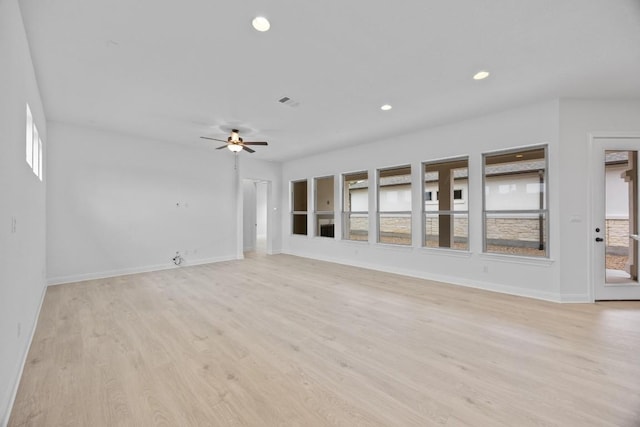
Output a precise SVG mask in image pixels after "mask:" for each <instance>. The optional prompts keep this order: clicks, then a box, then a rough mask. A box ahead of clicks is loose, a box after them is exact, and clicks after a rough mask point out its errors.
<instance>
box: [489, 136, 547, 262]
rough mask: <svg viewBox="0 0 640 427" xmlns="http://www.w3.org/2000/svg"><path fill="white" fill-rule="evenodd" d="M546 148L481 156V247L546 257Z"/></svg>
mask: <svg viewBox="0 0 640 427" xmlns="http://www.w3.org/2000/svg"><path fill="white" fill-rule="evenodd" d="M546 153H547V149H546V147H538V148H530V149H525V150H518V151H505V152H501V153H492V154H485V155H484V162H483V163H484V189H485V190H484V250H485V252H493V253H503V254H510V255H521V256H536V257H547V256H549V255H548V247H547V246H548V245H547V233H548V210H547V160H546V159H547V155H546Z"/></svg>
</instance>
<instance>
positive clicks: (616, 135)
mask: <svg viewBox="0 0 640 427" xmlns="http://www.w3.org/2000/svg"><path fill="white" fill-rule="evenodd" d="M638 138H640V132H627V131H623V132H612V131H596V132H588V133H587V147H588V153H587V161H588V165H589V168H592V167H594V163H595V157H596V154H595V152H596V148H602V147H601V146H598V147H596V144H598V142H596V141H597V140H603V139H620V140H626V139H638ZM595 175H596V174H595V173H590V174H589V181H588V184H589V187H588V188H589V191H587V206H588V210H587V224H588V229H587V230H586V232H587V240H588V241H589V242H590V244H589V245H588V246H587V253H588V264H589V265H590V266H591V268H590V272H589V273H590V274H589V275H588V277H587V292H588V294H587V295H588V300H589V302H592V303H595V302H596V286H597V283H596V276H597V275H598V271H597V268H598V262H596V260H595V259H594V258H595V256H596V253H595V248H594V244H593V239H594V238H595V237H594V234H593V233H594V232H595V231H594V230H595V228H596V227H598V226H602V225H600V224H596V218H595V215H594V212H595V210H596V208H597V207H596V206H595V203H596V197H594V192H595V186H596V179H597V177H596V176H595ZM607 219H608V218H607V217H606V213H605V216H604V220H605V221H606V220H607ZM603 225H604V224H603ZM605 274H606V273H605ZM623 299H624V298H623Z"/></svg>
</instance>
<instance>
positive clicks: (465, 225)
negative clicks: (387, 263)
mask: <svg viewBox="0 0 640 427" xmlns="http://www.w3.org/2000/svg"><path fill="white" fill-rule="evenodd" d="M423 167H424V194H425V199H424V204H423V205H424V246H426V247H431V248H449V249H462V250H468V249H469V207H468V205H467V201H466V198H465V197H464V196H465V195H466V194H467V193H468V191H469V160H468V159H467V158H463V159H454V160H447V161H442V162H433V163H425V164H424V166H423Z"/></svg>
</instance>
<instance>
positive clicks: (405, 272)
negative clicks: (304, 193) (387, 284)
mask: <svg viewBox="0 0 640 427" xmlns="http://www.w3.org/2000/svg"><path fill="white" fill-rule="evenodd" d="M283 253H285V254H287V255H292V256H299V257H302V258H309V259H314V260H318V261H326V262H332V263H336V264H342V265H348V266H351V267H359V268H366V269H368V270H374V271H383V272H385V273H392V274H399V275H402V276H408V277H415V278H418V279H424V280H431V281H434V282H440V283H444V284H449V285H455V286H465V287H468V288H474V289H482V290H484V291H490V292H498V293H502V294H507V295H515V296H519V297H525V298H534V299H538V300H542V301H549V302H555V303H562V302H567V303H568V302H589V301H588V300H587V299H586V295H581V294H580V295H564V296H563V295H562V294H560V293H557V292H545V291H538V290H534V289H523V288H517V287H513V286H506V285H498V284H495V283H489V282H484V281H481V280H471V279H461V278H459V277H454V276H447V275H439V274H431V273H429V272H427V271H419V270H413V269H404V268H395V267H386V266H380V265H379V264H371V263H367V262H358V261H355V262H354V261H351V260H345V259H343V258H332V257H327V256H319V255H318V254H315V253H314V254H305V253H304V252H296V253H293V252H290V251H283Z"/></svg>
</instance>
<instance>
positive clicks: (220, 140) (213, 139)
mask: <svg viewBox="0 0 640 427" xmlns="http://www.w3.org/2000/svg"><path fill="white" fill-rule="evenodd" d="M200 138H202V139H210V140H212V141H219V142H227V141H225V140H222V139H216V138H209V137H208V136H201V137H200Z"/></svg>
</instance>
